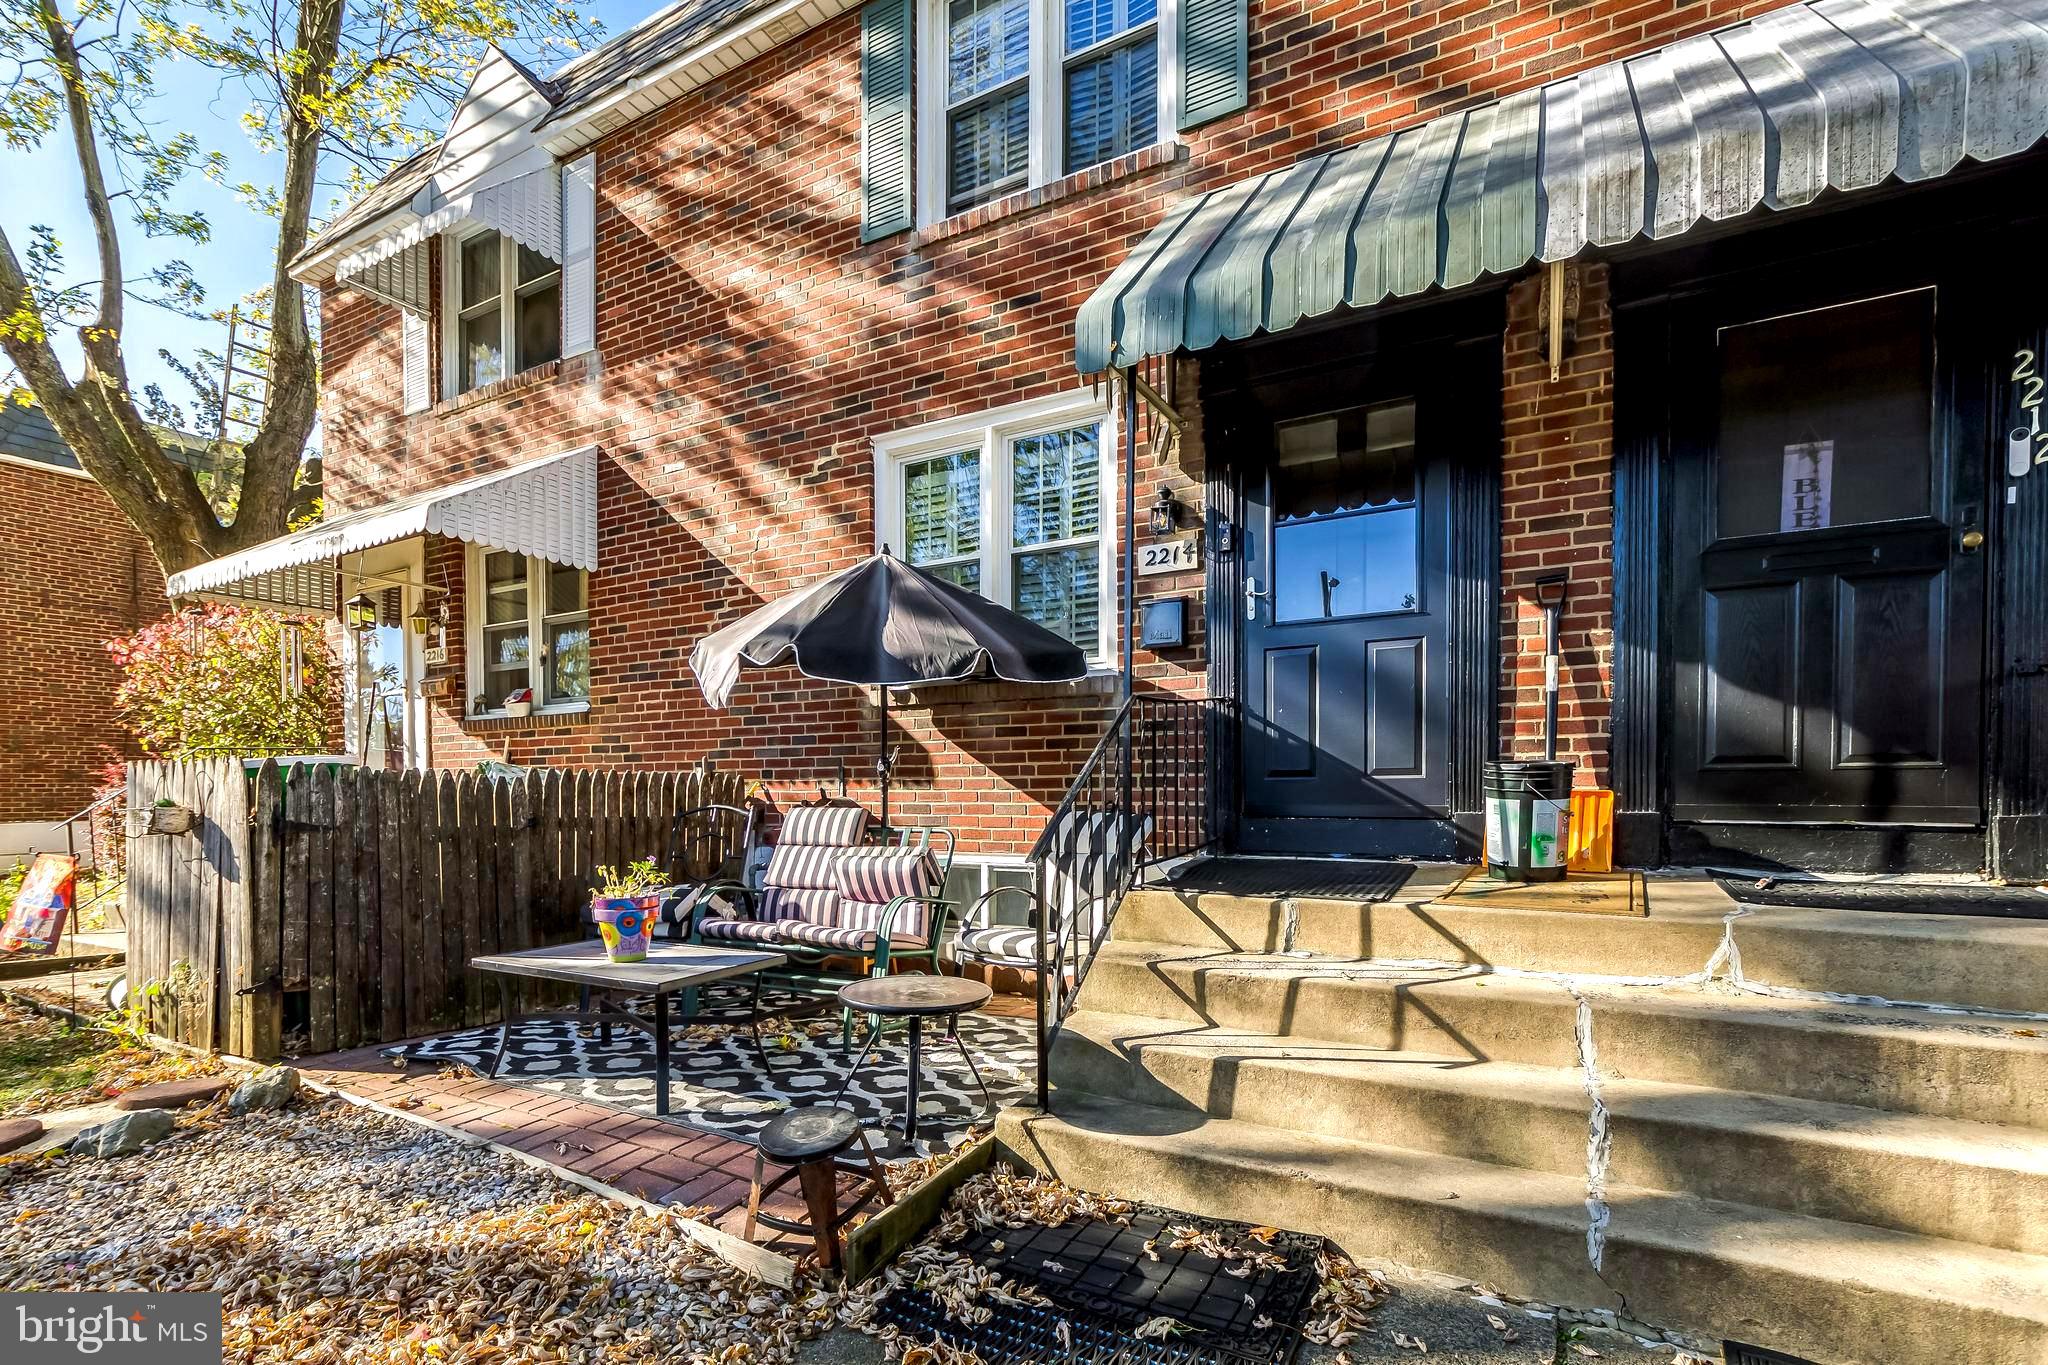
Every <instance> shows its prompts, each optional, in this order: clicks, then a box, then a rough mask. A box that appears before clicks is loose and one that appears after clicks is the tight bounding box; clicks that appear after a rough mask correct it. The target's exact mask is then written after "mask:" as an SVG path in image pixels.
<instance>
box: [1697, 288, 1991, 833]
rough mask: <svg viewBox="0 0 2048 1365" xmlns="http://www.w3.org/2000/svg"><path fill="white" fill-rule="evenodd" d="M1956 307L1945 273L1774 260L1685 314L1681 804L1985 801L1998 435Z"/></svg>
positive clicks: (1937, 809) (1859, 809)
mask: <svg viewBox="0 0 2048 1365" xmlns="http://www.w3.org/2000/svg"><path fill="white" fill-rule="evenodd" d="M1858 293H1860V294H1861V296H1860V297H1859V296H1858ZM1959 313H1960V309H1959V308H1958V307H1957V301H1956V300H1954V299H1952V298H1951V297H1950V296H1949V295H1948V294H1947V293H1946V292H1944V290H1943V289H1942V288H1939V287H1937V286H1936V285H1935V284H1932V283H1924V284H1922V285H1921V286H1920V287H1914V288H1908V289H1904V290H1901V291H1899V292H1893V293H1880V292H1878V291H1874V290H1868V289H1865V290H1862V291H1857V292H1847V291H1842V290H1839V289H1837V291H1836V292H1834V293H1832V294H1829V293H1827V292H1824V291H1822V290H1821V289H1820V288H1818V287H1817V286H1814V285H1799V284H1796V283H1793V282H1788V281H1785V280H1778V281H1775V282H1774V283H1773V284H1772V285H1771V287H1769V288H1767V289H1744V290H1741V291H1731V290H1724V291H1719V292H1717V293H1716V294H1714V295H1713V296H1711V297H1710V298H1709V299H1707V300H1703V301H1696V302H1694V303H1692V304H1689V305H1686V306H1684V307H1683V308H1681V309H1680V310H1679V312H1678V313H1677V314H1676V315H1675V317H1674V328H1673V335H1672V341H1673V346H1672V362H1673V363H1672V366H1671V376H1672V383H1673V386H1674V404H1673V416H1674V419H1675V420H1674V430H1673V437H1674V440H1673V453H1674V456H1675V461H1676V463H1675V467H1674V469H1673V470H1672V475H1673V503H1672V511H1673V516H1672V538H1671V547H1670V554H1671V560H1670V565H1671V579H1670V584H1671V588H1670V590H1671V593H1672V596H1671V600H1670V617H1669V619H1670V622H1671V635H1672V638H1671V649H1672V659H1673V676H1672V692H1671V705H1670V709H1669V713H1668V724H1669V726H1670V731H1669V748H1668V753H1669V755H1670V757H1669V773H1670V786H1671V815H1672V818H1673V819H1675V820H1679V821H1701V822H1736V823H1782V824H1807V823H1813V824H1830V823H1834V824H1888V825H1974V824H1977V823H1979V822H1980V820H1981V819H1982V813H1983V807H1982V795H1981V787H1982V782H1981V779H1980V752H1981V733H1982V715H1983V673H1984V661H1983V653H1984V627H1985V620H1984V562H1983V556H1982V554H1981V553H1979V552H1978V547H1979V546H1981V544H1982V543H1983V540H1982V533H1981V530H1980V528H1981V527H1982V526H1983V524H1984V477H1985V476H1984V463H1983V460H1984V450H1985V444H1984V442H1985V433H1984V431H1983V429H1982V416H1981V414H1982V405H1981V402H1973V401H1971V399H1970V396H1969V395H1968V394H1967V393H1964V392H1961V388H1962V386H1960V385H1959V384H1958V381H1957V378H1956V376H1957V375H1958V373H1960V372H1963V371H1962V370H1960V369H1959V367H1958V365H1957V364H1956V354H1957V353H1958V352H1959V351H1960V349H1961V348H1962V347H1963V346H1964V345H1965V344H1966V334H1965V332H1964V329H1963V328H1962V327H1960V326H1959V325H1958V322H1957V319H1958V315H1959Z"/></svg>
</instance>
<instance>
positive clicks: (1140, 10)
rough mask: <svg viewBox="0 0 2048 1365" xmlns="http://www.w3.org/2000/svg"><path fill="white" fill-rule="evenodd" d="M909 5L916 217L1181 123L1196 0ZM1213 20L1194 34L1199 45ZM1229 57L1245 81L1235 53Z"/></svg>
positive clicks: (1023, 183) (933, 216)
mask: <svg viewBox="0 0 2048 1365" xmlns="http://www.w3.org/2000/svg"><path fill="white" fill-rule="evenodd" d="M879 2H880V0H877V3H879ZM915 3H916V4H918V5H919V6H921V9H920V10H919V12H918V14H917V25H918V47H917V63H918V69H917V77H916V86H917V125H918V126H917V163H918V164H917V205H916V213H917V217H918V221H920V222H926V223H929V222H933V221H936V220H938V219H941V218H944V217H946V216H947V215H949V214H954V213H961V212H964V211H966V210H968V209H971V208H973V207H974V206H976V205H977V204H983V203H986V202H988V201H989V200H992V199H998V198H1001V197H1002V196H1004V195H1008V194H1013V193H1016V192H1017V191H1019V190H1024V189H1029V188H1033V187H1036V186H1040V185H1045V184H1048V183H1050V182H1052V181H1055V180H1058V179H1060V178H1061V177H1063V176H1068V175H1074V174H1077V173H1079V172H1082V171H1085V170H1088V169H1089V168H1091V167H1094V166H1099V165H1101V164H1103V163H1104V162H1108V161H1114V160H1115V159H1116V158H1118V157H1122V156H1126V155H1129V154H1130V153H1132V152H1137V151H1142V150H1143V149H1145V148H1147V147H1155V146H1158V145H1159V144H1160V143H1162V142H1167V141H1170V140H1171V138H1172V135H1173V132H1174V130H1175V129H1176V128H1177V127H1182V126H1186V125H1187V123H1188V120H1187V119H1186V117H1185V116H1184V113H1183V108H1184V103H1185V100H1186V99H1187V95H1188V89H1189V86H1188V82H1187V80H1186V78H1185V75H1184V72H1183V70H1182V66H1181V62H1180V59H1179V50H1180V43H1181V41H1182V34H1183V33H1184V32H1187V31H1188V26H1187V25H1186V24H1185V23H1183V22H1182V21H1181V19H1180V17H1179V16H1181V15H1182V14H1183V13H1184V10H1183V9H1182V8H1178V6H1186V5H1199V4H1201V3H1202V0H915ZM1214 28H1215V25H1214V23H1213V21H1212V20H1209V19H1205V20H1204V21H1203V22H1202V23H1201V24H1198V25H1197V26H1196V29H1195V30H1194V31H1195V32H1196V33H1198V34H1199V35H1201V36H1203V37H1204V39H1205V41H1207V40H1208V39H1209V38H1210V37H1211V36H1212V30H1213V29H1214ZM1235 31H1236V34H1237V40H1238V42H1239V44H1240V47H1241V45H1242V42H1243V37H1244V32H1243V25H1242V24H1241V23H1240V24H1239V25H1238V26H1237V28H1236V30H1235ZM1235 63H1236V64H1235V66H1234V68H1233V70H1235V71H1237V72H1238V73H1239V75H1240V76H1241V74H1242V71H1243V67H1244V54H1243V52H1242V51H1238V52H1237V54H1236V59H1235ZM1239 84H1240V85H1241V84H1242V81H1241V80H1240V81H1239ZM1197 93H1198V94H1199V95H1200V96H1201V98H1203V99H1205V100H1209V99H1210V98H1211V92H1210V91H1209V89H1208V87H1207V86H1206V85H1205V86H1203V87H1201V88H1200V90H1199V91H1198V92H1197ZM1241 102H1242V101H1241V100H1240V103H1241ZM1212 104H1213V101H1212ZM1221 112H1224V111H1223V110H1222V109H1221V108H1215V107H1211V108H1207V109H1205V112H1204V113H1203V115H1202V117H1203V118H1213V117H1215V116H1216V115H1217V114H1218V113H1221Z"/></svg>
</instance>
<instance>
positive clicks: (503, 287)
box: [443, 230, 562, 394]
mask: <svg viewBox="0 0 2048 1365" xmlns="http://www.w3.org/2000/svg"><path fill="white" fill-rule="evenodd" d="M445 279H446V280H447V282H448V283H447V288H446V289H445V291H444V292H445V294H446V297H447V299H448V307H447V309H446V312H445V314H444V321H445V326H444V328H443V334H444V335H445V336H446V337H447V356H448V358H447V378H448V382H447V392H449V393H451V394H461V393H468V392H469V391H470V390H471V389H476V388H481V387H483V386H484V385H485V384H493V383H496V382H497V381H498V380H500V379H504V378H506V377H508V376H510V375H515V374H520V373H523V372H524V371H526V370H530V369H532V368H534V367H535V366H536V365H545V364H546V363H547V362H549V361H550V360H555V359H558V358H559V357H560V356H561V354H562V267H561V266H560V265H559V264H558V263H556V262H554V261H551V260H549V259H548V258H547V257H546V256H543V255H542V254H541V253H540V252H538V251H535V250H533V249H532V248H531V247H526V246H521V245H520V244H519V243H518V242H515V241H514V240H512V239H511V238H510V237H507V236H505V235H504V234H502V233H497V232H491V231H488V230H486V231H482V232H473V233H470V234H469V235H468V236H466V237H462V238H458V239H455V240H453V241H451V242H450V244H449V250H448V255H447V258H446V275H445Z"/></svg>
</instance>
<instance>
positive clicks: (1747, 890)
mask: <svg viewBox="0 0 2048 1365" xmlns="http://www.w3.org/2000/svg"><path fill="white" fill-rule="evenodd" d="M1715 880H1716V881H1718V882H1719V883H1720V884H1721V889H1722V890H1723V891H1726V892H1727V893H1728V894H1729V895H1730V896H1733V897H1734V898H1735V899H1736V901H1738V902H1739V903H1741V904H1743V905H1782V906H1792V907H1799V908H1805V909H1812V910H1883V911H1888V912H1890V913H1892V914H1897V915H1989V916H1993V917H1995V918H1999V919H2048V891H2042V890H2040V889H2039V888H2037V887H2031V886H1938V885H1937V886H1927V885H1914V884H1910V883H1902V882H1808V881H1773V882H1769V883H1768V884H1760V883H1758V882H1756V881H1751V880H1748V879H1746V878H1738V877H1717V878H1716V879H1715Z"/></svg>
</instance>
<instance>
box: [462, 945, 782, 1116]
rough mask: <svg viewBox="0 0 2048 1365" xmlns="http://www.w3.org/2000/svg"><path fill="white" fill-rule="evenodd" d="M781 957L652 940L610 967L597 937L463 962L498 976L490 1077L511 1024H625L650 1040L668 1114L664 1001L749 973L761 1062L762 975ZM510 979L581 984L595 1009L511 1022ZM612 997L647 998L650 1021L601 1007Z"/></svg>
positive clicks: (660, 1099)
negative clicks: (633, 957)
mask: <svg viewBox="0 0 2048 1365" xmlns="http://www.w3.org/2000/svg"><path fill="white" fill-rule="evenodd" d="M785 960H786V959H785V958H784V957H783V956H782V954H781V953H767V952H745V951H741V950H738V949H731V948H702V947H698V946H696V945H694V944H687V943H655V944H650V945H649V946H648V949H647V958H646V960H645V961H643V962H613V961H612V960H611V959H610V958H608V957H606V956H605V952H604V944H603V943H602V942H600V941H599V940H597V939H584V940H582V941H580V942H577V943H560V944H556V945H555V946H553V947H551V948H528V949H526V950H525V951H524V952H518V953H492V954H489V955H488V956H485V957H473V958H471V959H470V960H469V965H470V966H471V967H473V968H475V969H476V970H477V971H480V972H494V973H496V974H497V977H498V1017H499V1020H500V1022H499V1024H498V1051H497V1055H496V1056H494V1057H492V1058H491V1076H492V1077H493V1078H495V1077H496V1076H497V1074H498V1068H499V1067H501V1066H503V1065H504V1064H505V1044H506V1042H507V1041H508V1040H509V1039H510V1038H511V1036H512V1025H513V1024H515V1023H524V1022H525V1021H527V1020H529V1019H571V1020H575V1021H577V1022H580V1023H596V1024H602V1025H610V1024H615V1023H616V1024H624V1025H626V1026H627V1027H628V1028H636V1029H639V1030H640V1031H642V1032H643V1033H651V1034H653V1035H654V1112H655V1113H657V1114H666V1113H667V1112H668V1041H669V1040H668V1035H669V1019H668V998H669V996H670V995H671V994H673V993H675V992H677V991H685V990H694V989H695V988H697V987H699V986H706V985H709V984H710V983H712V982H714V981H725V980H729V979H731V978H732V977H736V976H747V975H750V974H751V975H752V976H753V978H754V999H753V1004H752V1006H751V1007H750V1008H749V1010H748V1019H747V1023H748V1026H749V1027H750V1028H751V1029H752V1030H753V1034H754V1048H755V1050H756V1051H758V1052H760V1053H761V1056H762V1061H763V1063H764V1064H765V1063H766V1061H767V1052H766V1050H765V1049H763V1048H762V1046H761V975H760V974H761V971H762V969H763V968H767V967H776V966H780V965H781V964H782V963H783V962H784V961H785ZM515 976H528V977H536V978H538V979H540V980H543V981H565V982H567V983H569V984H570V985H572V986H587V987H589V988H590V992H591V997H592V999H594V1000H596V1001H597V1002H598V1005H599V1007H598V1008H596V1009H587V1010H532V1011H529V1012H527V1013H525V1014H521V1015H518V1016H516V1017H515V1016H514V1015H513V1013H512V978H513V977H515ZM616 994H631V995H651V996H653V997H654V1022H653V1023H652V1024H650V1023H648V1022H647V1021H646V1020H645V1019H642V1018H641V1017H640V1016H639V1015H637V1014H633V1013H631V1012H630V1011H628V1010H625V1009H607V1008H604V1007H603V1006H604V997H605V996H606V995H616Z"/></svg>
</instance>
